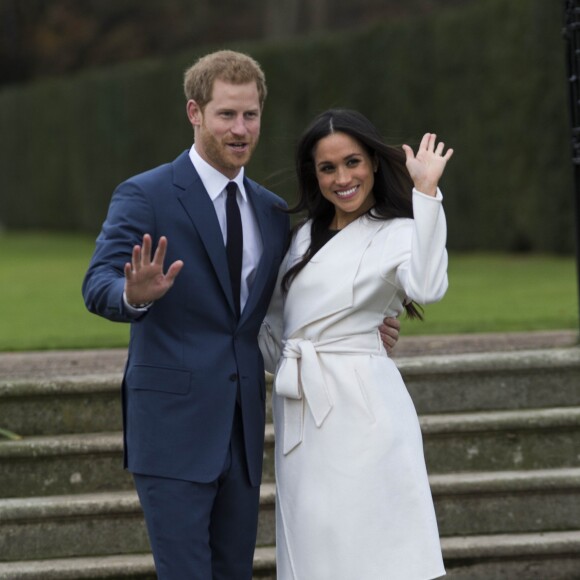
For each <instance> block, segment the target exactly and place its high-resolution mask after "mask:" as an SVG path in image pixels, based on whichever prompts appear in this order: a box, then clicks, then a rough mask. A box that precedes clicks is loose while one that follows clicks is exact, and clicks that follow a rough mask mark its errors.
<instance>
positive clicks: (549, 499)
mask: <svg viewBox="0 0 580 580" xmlns="http://www.w3.org/2000/svg"><path fill="white" fill-rule="evenodd" d="M429 481H430V484H431V492H432V494H433V498H434V502H435V511H436V513H437V521H438V525H439V534H440V535H441V536H458V535H480V534H509V533H524V532H526V533H530V532H546V531H558V530H560V531H561V530H580V468H575V469H544V470H534V471H507V472H485V473H477V472H476V473H453V474H438V475H432V476H430V478H429Z"/></svg>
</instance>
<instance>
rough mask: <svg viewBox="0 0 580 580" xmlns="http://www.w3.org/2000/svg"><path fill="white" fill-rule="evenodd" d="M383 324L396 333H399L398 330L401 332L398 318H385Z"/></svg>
mask: <svg viewBox="0 0 580 580" xmlns="http://www.w3.org/2000/svg"><path fill="white" fill-rule="evenodd" d="M383 324H384V325H385V326H386V327H390V328H394V329H396V331H397V333H398V332H399V330H401V321H400V320H399V319H398V318H395V317H394V316H387V317H386V318H385V319H384V320H383Z"/></svg>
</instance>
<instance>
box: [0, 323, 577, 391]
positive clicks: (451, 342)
mask: <svg viewBox="0 0 580 580" xmlns="http://www.w3.org/2000/svg"><path fill="white" fill-rule="evenodd" d="M573 346H578V333H577V332H576V331H573V330H565V331H547V332H515V333H506V334H493V333H489V334H463V335H438V336H419V337H405V335H404V333H403V335H402V336H401V339H400V340H399V344H398V345H397V347H396V348H395V351H394V352H393V358H403V357H409V356H421V355H438V354H440V355H448V354H461V353H473V352H506V351H514V350H537V349H547V348H566V347H573ZM125 354H126V351H125V349H107V350H69V351H42V352H15V353H0V381H2V380H3V381H6V380H11V379H18V378H20V379H25V378H30V377H45V378H47V377H54V376H63V375H67V376H70V375H84V374H97V373H104V372H107V373H110V372H121V371H122V370H123V365H124V363H125Z"/></svg>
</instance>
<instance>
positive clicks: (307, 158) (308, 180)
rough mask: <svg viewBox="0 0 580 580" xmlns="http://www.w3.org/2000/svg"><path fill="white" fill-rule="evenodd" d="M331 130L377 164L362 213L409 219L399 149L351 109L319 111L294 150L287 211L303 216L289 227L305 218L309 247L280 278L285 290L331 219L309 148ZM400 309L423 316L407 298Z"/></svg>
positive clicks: (331, 210) (408, 198) (405, 177)
mask: <svg viewBox="0 0 580 580" xmlns="http://www.w3.org/2000/svg"><path fill="white" fill-rule="evenodd" d="M333 133H345V134H346V135H349V136H350V137H352V138H353V139H356V141H358V142H359V143H360V145H361V146H362V147H363V148H364V149H365V150H366V152H367V153H368V154H369V156H370V157H371V159H373V160H376V162H377V170H376V172H375V176H374V186H373V196H374V199H375V205H374V206H373V207H372V208H371V209H369V211H368V212H367V215H369V217H371V218H374V219H383V220H387V219H391V218H397V217H404V218H412V217H413V204H412V199H411V191H412V188H413V181H412V179H411V176H410V175H409V172H408V171H407V168H406V166H405V160H406V158H405V153H404V152H403V151H402V149H400V148H397V147H393V146H390V145H387V144H385V142H384V141H383V138H382V136H381V134H380V133H379V131H378V130H377V128H376V127H375V126H374V125H373V124H372V123H371V122H370V121H369V120H368V119H367V118H366V117H365V116H364V115H362V114H361V113H359V112H357V111H352V110H349V109H330V110H328V111H325V112H324V113H321V114H320V115H318V116H317V117H316V118H315V119H314V120H313V121H312V123H311V124H310V126H309V127H308V128H307V129H306V131H305V132H304V133H303V134H302V137H301V138H300V140H299V141H298V146H297V150H296V174H297V176H298V203H297V204H296V205H295V206H294V207H292V208H290V209H289V210H288V212H289V213H292V214H295V213H303V214H305V219H304V220H303V221H302V222H300V223H299V224H298V225H297V226H295V228H294V231H295V230H296V229H297V228H299V227H300V226H301V225H302V224H303V223H304V222H305V221H307V220H309V219H311V220H312V235H311V242H310V247H309V248H308V250H307V251H306V253H305V254H304V256H303V258H302V259H301V260H300V261H299V262H298V263H297V264H295V265H294V266H292V268H290V269H289V270H288V272H286V274H285V275H284V277H283V278H282V288H283V290H284V291H285V292H287V291H288V288H289V287H290V284H291V283H292V280H294V278H295V277H296V275H297V274H298V272H300V271H301V270H302V268H304V266H306V264H308V262H309V261H310V259H311V258H312V256H314V254H315V253H316V252H317V251H318V250H319V249H320V248H321V246H322V245H323V244H324V241H323V240H324V239H325V238H324V233H325V231H326V230H327V229H328V227H329V226H330V223H331V221H332V219H333V217H334V205H333V204H332V203H330V201H328V200H327V199H326V198H325V197H323V196H322V194H321V193H320V188H319V186H318V179H317V177H316V168H315V165H314V148H315V147H316V145H317V144H318V142H319V141H320V140H321V139H324V138H325V137H328V136H329V135H331V134H333ZM293 233H294V232H293ZM405 310H406V311H407V315H408V316H409V317H410V318H420V319H422V318H423V317H422V315H421V312H420V311H419V310H418V308H417V306H416V305H415V304H414V303H412V302H411V303H409V304H406V305H405Z"/></svg>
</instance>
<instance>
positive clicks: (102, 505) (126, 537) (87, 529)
mask: <svg viewBox="0 0 580 580" xmlns="http://www.w3.org/2000/svg"><path fill="white" fill-rule="evenodd" d="M274 504H275V488H274V485H273V484H264V485H262V487H261V489H260V517H259V529H258V541H257V544H258V546H263V545H272V544H274V542H275V527H274V526H275V524H274ZM148 551H149V542H148V540H147V532H146V528H145V522H144V519H143V512H142V510H141V506H140V505H139V500H138V498H137V494H136V493H135V492H133V491H121V492H111V493H100V494H82V495H74V496H70V495H68V496H50V497H34V498H16V499H6V500H0V561H3V562H9V561H18V560H37V559H45V558H68V557H81V556H82V557H84V556H98V555H112V554H117V555H118V554H133V553H145V552H148Z"/></svg>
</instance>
